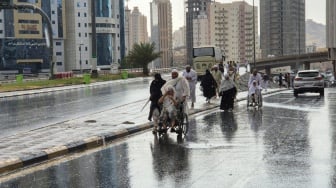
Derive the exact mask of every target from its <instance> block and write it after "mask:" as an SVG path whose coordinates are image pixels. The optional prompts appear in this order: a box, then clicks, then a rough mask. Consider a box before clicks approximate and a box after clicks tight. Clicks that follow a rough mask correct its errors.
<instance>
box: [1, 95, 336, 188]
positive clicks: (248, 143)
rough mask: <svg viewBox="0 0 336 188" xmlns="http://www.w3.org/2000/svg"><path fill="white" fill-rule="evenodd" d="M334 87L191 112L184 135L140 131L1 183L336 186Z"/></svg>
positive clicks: (269, 187)
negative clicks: (258, 105)
mask: <svg viewBox="0 0 336 188" xmlns="http://www.w3.org/2000/svg"><path fill="white" fill-rule="evenodd" d="M335 102H336V89H326V93H325V97H323V98H320V97H319V96H318V94H307V95H300V96H299V98H294V97H293V94H292V92H291V91H285V92H282V93H278V94H274V95H270V96H267V97H265V98H264V107H263V109H262V110H254V109H249V110H247V109H246V103H245V102H244V101H242V102H240V103H239V104H238V105H237V106H236V109H235V111H234V112H233V113H229V112H222V111H219V110H217V109H216V110H212V111H208V112H203V113H201V114H197V115H196V116H191V117H190V129H189V133H188V135H187V137H185V138H183V139H182V140H178V139H177V138H176V134H174V133H170V134H169V135H168V137H166V138H157V137H154V136H153V135H152V134H151V132H150V131H145V132H142V133H140V134H138V135H136V136H132V137H129V138H126V139H122V140H120V141H117V142H114V143H111V144H108V145H106V146H105V147H102V148H98V149H95V150H91V151H87V152H85V153H79V154H76V155H72V156H69V157H66V158H63V159H60V160H58V161H57V160H56V161H53V162H51V163H47V164H43V165H39V166H36V167H33V168H29V169H27V170H23V171H20V172H18V173H15V174H12V175H10V176H6V177H1V178H0V182H1V183H0V187H62V188H63V187H72V188H77V187H78V188H79V187H104V188H107V187H221V188H222V187H230V188H231V187H233V188H260V187H262V188H298V187H300V188H301V187H302V188H316V187H318V188H327V187H336V166H335V164H336V160H335V159H336V153H335V151H336V150H335V149H336V148H335V146H336V131H335V128H334V126H335V125H336V118H335V115H336V103H335Z"/></svg>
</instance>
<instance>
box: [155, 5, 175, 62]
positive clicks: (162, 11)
mask: <svg viewBox="0 0 336 188" xmlns="http://www.w3.org/2000/svg"><path fill="white" fill-rule="evenodd" d="M150 9H151V41H152V42H154V43H155V47H156V51H157V52H161V58H158V59H157V60H155V61H154V67H160V68H167V67H171V66H172V64H173V59H172V57H173V49H172V48H173V40H172V35H173V34H172V33H173V32H172V31H173V24H172V7H171V3H170V0H153V1H152V2H151V3H150Z"/></svg>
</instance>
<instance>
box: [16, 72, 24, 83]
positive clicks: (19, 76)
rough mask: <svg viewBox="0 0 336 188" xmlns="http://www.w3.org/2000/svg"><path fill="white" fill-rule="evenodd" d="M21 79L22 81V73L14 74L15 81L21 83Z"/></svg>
mask: <svg viewBox="0 0 336 188" xmlns="http://www.w3.org/2000/svg"><path fill="white" fill-rule="evenodd" d="M22 81H23V75H22V74H18V75H16V83H18V84H22Z"/></svg>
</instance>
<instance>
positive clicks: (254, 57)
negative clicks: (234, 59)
mask: <svg viewBox="0 0 336 188" xmlns="http://www.w3.org/2000/svg"><path fill="white" fill-rule="evenodd" d="M252 3H253V6H252V8H253V16H252V17H253V63H254V68H256V67H257V66H256V52H255V18H254V0H253V2H252Z"/></svg>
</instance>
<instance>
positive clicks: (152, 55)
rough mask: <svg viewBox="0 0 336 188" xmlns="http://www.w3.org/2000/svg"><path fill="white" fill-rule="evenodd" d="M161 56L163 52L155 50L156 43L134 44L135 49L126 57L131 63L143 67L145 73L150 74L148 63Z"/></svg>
mask: <svg viewBox="0 0 336 188" xmlns="http://www.w3.org/2000/svg"><path fill="white" fill-rule="evenodd" d="M160 56H161V52H155V43H154V42H153V43H140V44H134V45H133V49H132V50H131V51H130V52H129V55H128V56H127V57H126V58H127V61H128V62H129V63H133V64H135V65H138V66H140V67H142V69H143V74H144V75H148V73H149V71H148V63H150V62H152V61H153V60H155V59H157V58H158V57H160Z"/></svg>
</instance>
